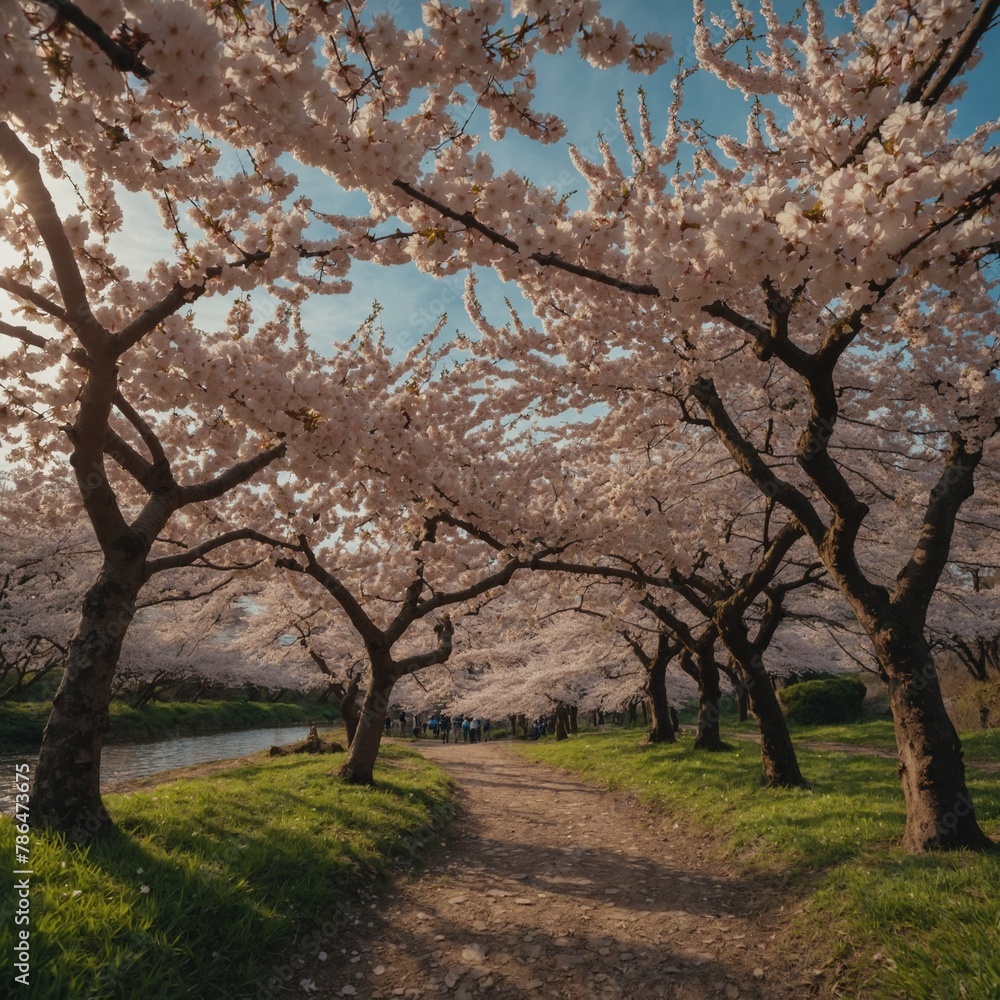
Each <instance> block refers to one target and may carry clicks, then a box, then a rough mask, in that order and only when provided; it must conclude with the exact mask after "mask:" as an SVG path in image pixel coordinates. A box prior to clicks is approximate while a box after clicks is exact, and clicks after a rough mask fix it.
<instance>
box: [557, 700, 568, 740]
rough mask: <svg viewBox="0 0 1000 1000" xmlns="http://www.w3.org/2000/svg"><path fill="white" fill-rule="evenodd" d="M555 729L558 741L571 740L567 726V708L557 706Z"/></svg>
mask: <svg viewBox="0 0 1000 1000" xmlns="http://www.w3.org/2000/svg"><path fill="white" fill-rule="evenodd" d="M555 728H556V739H557V740H566V739H569V730H568V728H567V726H566V706H565V705H556V712H555Z"/></svg>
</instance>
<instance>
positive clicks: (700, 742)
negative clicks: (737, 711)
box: [680, 649, 727, 753]
mask: <svg viewBox="0 0 1000 1000" xmlns="http://www.w3.org/2000/svg"><path fill="white" fill-rule="evenodd" d="M680 667H681V670H683V671H684V673H686V674H687V675H688V676H689V677H692V678H693V679H694V680H695V682H696V683H697V684H698V724H697V732H696V733H695V738H694V746H695V749H696V750H708V751H710V752H712V753H715V752H716V751H719V750H725V749H727V746H726V744H725V743H723V742H722V734H721V732H720V730H719V719H720V717H721V715H722V711H721V709H720V707H719V705H720V702H721V701H722V686H721V684H720V682H719V664H718V663H717V662H716V660H715V657H714V655H713V654H712V653H711V651H708V652H700V653H699V655H697V656H694V655H693V654H692V653H691V652H690V650H687V649H685V650H683V651H682V652H681V657H680Z"/></svg>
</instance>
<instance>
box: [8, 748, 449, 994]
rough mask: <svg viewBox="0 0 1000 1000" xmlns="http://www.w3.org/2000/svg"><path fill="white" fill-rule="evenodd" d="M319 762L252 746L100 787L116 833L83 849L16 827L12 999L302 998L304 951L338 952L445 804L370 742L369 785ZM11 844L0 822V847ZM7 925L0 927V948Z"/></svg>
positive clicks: (429, 843)
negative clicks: (23, 980)
mask: <svg viewBox="0 0 1000 1000" xmlns="http://www.w3.org/2000/svg"><path fill="white" fill-rule="evenodd" d="M331 760H334V761H335V758H330V757H327V756H323V757H306V756H295V757H278V758H273V759H272V758H268V757H267V756H266V754H257V755H254V756H253V757H250V758H246V759H244V760H242V761H238V762H233V763H231V764H229V765H228V766H226V765H224V764H221V763H219V764H215V765H206V766H204V767H203V768H199V769H190V770H189V771H188V772H186V773H185V772H181V773H175V774H173V775H171V776H170V780H168V781H157V780H155V779H145V780H144V786H145V787H144V788H143V789H142V790H141V791H133V792H130V793H127V794H116V795H108V796H106V797H105V802H106V805H107V807H108V811H109V812H110V814H111V816H112V817H113V819H114V820H115V823H116V825H117V831H116V832H115V833H114V834H113V835H112V836H111V837H110V838H108V839H107V840H104V841H101V842H99V843H97V844H92V845H90V846H89V847H87V848H83V849H70V848H67V847H66V845H65V843H64V842H63V841H62V840H61V839H60V838H58V837H55V836H50V835H46V834H40V833H32V834H30V835H29V843H28V845H27V858H26V863H25V866H24V867H26V868H30V870H31V872H32V874H31V875H30V876H29V877H27V878H26V879H25V882H26V883H27V888H26V895H25V898H26V899H27V906H28V909H27V910H26V911H25V912H26V913H27V914H28V917H29V920H28V921H27V922H26V924H25V925H24V926H26V927H27V929H28V930H29V932H30V936H29V938H28V941H29V948H28V950H27V952H26V954H27V956H28V963H27V964H28V965H29V966H30V979H29V986H30V989H29V990H28V991H26V992H25V995H26V996H28V995H30V996H31V997H32V998H33V1000H64V998H65V997H88V996H100V997H102V998H118V997H121V998H123V1000H124V998H131V1000H175V998H176V1000H180V998H181V997H190V996H192V995H193V994H194V993H197V994H198V995H199V996H205V997H216V996H217V997H233V998H235V997H254V998H257V1000H261V998H265V1000H266V998H277V997H279V996H286V995H296V994H298V995H307V992H308V986H307V985H303V984H302V982H301V980H302V979H303V978H304V973H303V972H302V969H303V968H304V966H305V964H306V962H307V960H308V961H324V960H326V958H327V957H328V956H329V957H330V958H332V957H333V956H334V955H337V956H338V957H342V956H340V955H339V952H340V946H341V942H342V939H343V936H344V934H345V933H346V931H347V930H348V929H349V928H353V927H357V926H360V925H362V923H363V922H364V921H365V920H366V918H367V916H368V915H369V913H370V910H369V907H370V906H371V901H372V899H373V898H374V892H375V891H376V890H377V888H378V886H379V884H380V883H384V882H385V880H386V879H387V878H388V876H389V875H390V874H391V873H392V871H393V870H394V868H395V867H396V866H398V865H399V864H401V863H403V864H405V865H406V866H407V867H411V866H412V865H413V864H414V863H417V862H420V861H421V860H422V859H423V858H424V857H425V856H426V855H428V854H429V853H430V852H431V851H432V848H434V847H435V846H436V845H438V844H439V843H440V842H441V839H442V836H443V830H444V827H445V824H446V821H447V818H448V816H449V815H450V813H451V811H452V808H453V798H452V784H451V782H450V781H449V779H448V778H447V777H446V776H445V775H444V773H443V772H442V771H440V770H439V769H438V768H437V767H435V766H434V765H433V764H430V763H428V762H427V761H425V760H424V759H423V758H421V757H420V756H419V755H418V754H415V753H413V752H412V751H411V750H409V749H407V748H404V747H401V746H391V745H389V746H386V747H385V748H384V749H383V751H382V753H381V754H380V757H379V763H378V765H377V767H376V771H375V778H376V782H377V786H376V787H375V788H366V787H350V786H346V785H343V784H341V783H340V782H339V781H336V780H333V779H332V778H331V777H330V776H329V772H330V767H331ZM14 838H15V828H14V824H13V822H12V821H10V820H9V819H6V818H0V855H2V856H3V857H5V858H14V856H15V852H14V846H15V844H14ZM16 931H17V928H15V926H14V921H13V920H10V919H7V920H4V921H3V922H2V923H0V950H2V954H4V955H13V954H14V937H13V936H14V934H15V933H16ZM4 975H5V977H6V976H7V975H11V976H13V972H12V970H11V963H10V962H6V963H4ZM3 988H4V989H7V983H6V982H5V983H4V986H3ZM304 991H306V992H304Z"/></svg>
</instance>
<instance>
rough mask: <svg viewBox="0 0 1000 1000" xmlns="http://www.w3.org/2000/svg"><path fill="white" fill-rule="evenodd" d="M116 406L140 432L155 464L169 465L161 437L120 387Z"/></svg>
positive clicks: (116, 396)
mask: <svg viewBox="0 0 1000 1000" xmlns="http://www.w3.org/2000/svg"><path fill="white" fill-rule="evenodd" d="M115 408H116V409H117V410H118V411H119V412H120V413H121V414H122V416H124V417H125V419H126V420H127V421H128V422H129V423H130V424H131V425H132V426H133V427H134V428H135V429H136V430H137V431H138V432H139V436H140V437H141V438H142V441H143V444H145V446H146V447H147V448H148V449H149V455H150V458H151V459H152V463H153V465H154V466H157V465H167V464H168V462H167V456H166V454H165V453H164V451H163V445H162V444H161V443H160V439H159V438H158V437H157V436H156V434H155V433H154V432H153V429H152V427H150V426H149V424H148V423H146V421H145V420H144V419H143V418H142V417H141V416H140V415H139V414H138V413H137V412H136V410H135V409H134V408H133V406H132V404H131V403H129V401H128V400H127V399H126V398H125V397H124V396H123V395H122V392H121V390H120V389H119V390H118V391H117V392H116V393H115Z"/></svg>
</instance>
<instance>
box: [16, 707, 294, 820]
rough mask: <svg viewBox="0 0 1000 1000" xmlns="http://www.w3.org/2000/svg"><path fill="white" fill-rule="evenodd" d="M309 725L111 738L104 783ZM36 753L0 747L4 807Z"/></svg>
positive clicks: (246, 749) (285, 735) (223, 756)
mask: <svg viewBox="0 0 1000 1000" xmlns="http://www.w3.org/2000/svg"><path fill="white" fill-rule="evenodd" d="M308 731H309V724H308V723H306V722H300V723H297V724H296V725H294V726H276V727H272V728H262V729H241V730H237V731H236V732H227V733H202V734H200V735H198V736H172V737H169V738H168V739H163V740H149V741H144V742H138V743H111V744H108V745H107V746H106V747H105V748H104V753H103V754H102V755H101V787H102V788H103V787H106V786H108V785H117V784H119V783H121V782H122V781H126V780H128V779H129V778H142V777H145V776H146V775H148V774H157V773H158V772H160V771H171V770H173V769H174V768H175V767H189V766H190V765H192V764H205V763H207V762H208V761H212V760H228V759H229V758H232V757H242V756H243V755H244V754H249V753H256V752H257V751H258V750H266V749H267V748H268V747H269V746H272V745H273V744H275V743H278V744H281V743H292V742H294V741H296V740H303V739H305V737H306V733H308ZM35 762H36V757H35V755H33V754H30V753H23V752H22V753H0V812H2V813H4V814H6V815H8V816H9V815H11V814H12V813H13V811H14V765H15V764H24V763H28V764H30V765H31V770H32V773H34V770H35Z"/></svg>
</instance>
